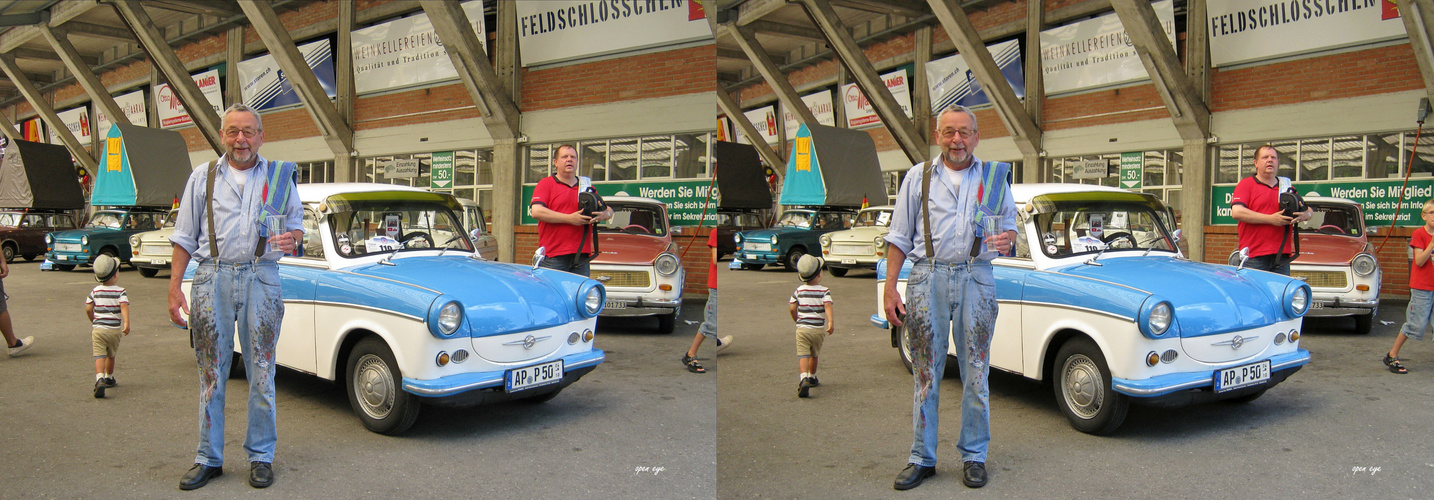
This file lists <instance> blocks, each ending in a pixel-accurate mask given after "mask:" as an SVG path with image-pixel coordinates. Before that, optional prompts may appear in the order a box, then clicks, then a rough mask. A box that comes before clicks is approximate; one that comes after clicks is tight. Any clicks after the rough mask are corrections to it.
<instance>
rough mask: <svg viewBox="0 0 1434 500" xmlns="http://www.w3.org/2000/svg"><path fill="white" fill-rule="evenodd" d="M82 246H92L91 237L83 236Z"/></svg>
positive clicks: (81, 238) (81, 239)
mask: <svg viewBox="0 0 1434 500" xmlns="http://www.w3.org/2000/svg"><path fill="white" fill-rule="evenodd" d="M80 244H81V245H86V246H88V245H89V244H90V237H89V236H81V237H80Z"/></svg>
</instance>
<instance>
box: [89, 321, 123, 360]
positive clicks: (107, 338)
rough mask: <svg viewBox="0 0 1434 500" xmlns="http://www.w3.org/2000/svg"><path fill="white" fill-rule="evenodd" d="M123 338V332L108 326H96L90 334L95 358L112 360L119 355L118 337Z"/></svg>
mask: <svg viewBox="0 0 1434 500" xmlns="http://www.w3.org/2000/svg"><path fill="white" fill-rule="evenodd" d="M123 336H124V330H121V329H119V328H111V327H108V326H97V327H95V329H94V331H93V332H91V337H92V338H93V339H94V353H95V357H96V358H113V357H115V355H116V354H119V343H120V337H123Z"/></svg>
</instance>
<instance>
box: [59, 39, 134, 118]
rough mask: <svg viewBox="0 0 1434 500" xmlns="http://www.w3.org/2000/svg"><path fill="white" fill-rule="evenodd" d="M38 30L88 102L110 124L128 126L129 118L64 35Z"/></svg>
mask: <svg viewBox="0 0 1434 500" xmlns="http://www.w3.org/2000/svg"><path fill="white" fill-rule="evenodd" d="M39 28H40V36H42V37H44V38H45V41H47V42H50V46H51V47H54V48H55V53H56V54H58V55H59V57H60V61H62V62H64V63H65V67H66V68H69V70H70V74H72V75H75V80H76V81H78V82H79V83H80V86H81V87H84V89H85V93H87V94H89V95H90V102H93V103H95V104H96V106H98V109H99V110H100V111H103V112H104V113H105V116H106V117H107V118H109V119H110V122H112V123H123V124H125V125H129V124H130V123H129V117H128V116H126V115H125V114H124V111H123V110H121V109H120V107H119V103H116V102H115V98H114V96H111V95H110V91H109V89H107V88H105V85H104V84H103V83H101V82H100V77H99V76H97V75H95V72H94V71H91V70H90V66H91V65H90V64H88V63H86V62H85V61H84V59H82V58H81V57H80V52H79V51H77V50H75V45H74V44H72V43H70V40H69V39H68V38H65V34H64V33H63V32H57V30H55V29H54V28H51V27H49V26H43V25H42V26H40V27H39Z"/></svg>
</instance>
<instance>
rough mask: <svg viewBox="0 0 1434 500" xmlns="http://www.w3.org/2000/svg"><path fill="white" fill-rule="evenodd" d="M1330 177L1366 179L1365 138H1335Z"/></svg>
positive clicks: (1331, 155)
mask: <svg viewBox="0 0 1434 500" xmlns="http://www.w3.org/2000/svg"><path fill="white" fill-rule="evenodd" d="M1330 176H1331V177H1333V178H1335V179H1340V178H1345V179H1350V178H1353V179H1359V178H1363V177H1364V137H1362V136H1346V137H1335V138H1334V149H1333V150H1332V151H1331V154H1330Z"/></svg>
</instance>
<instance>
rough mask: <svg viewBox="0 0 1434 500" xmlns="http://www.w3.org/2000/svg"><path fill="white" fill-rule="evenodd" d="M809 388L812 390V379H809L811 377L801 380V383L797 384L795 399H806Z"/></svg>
mask: <svg viewBox="0 0 1434 500" xmlns="http://www.w3.org/2000/svg"><path fill="white" fill-rule="evenodd" d="M811 388H812V378H811V377H807V378H804V379H802V381H801V382H798V383H797V397H799V398H805V397H807V393H808V391H810V390H811Z"/></svg>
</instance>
